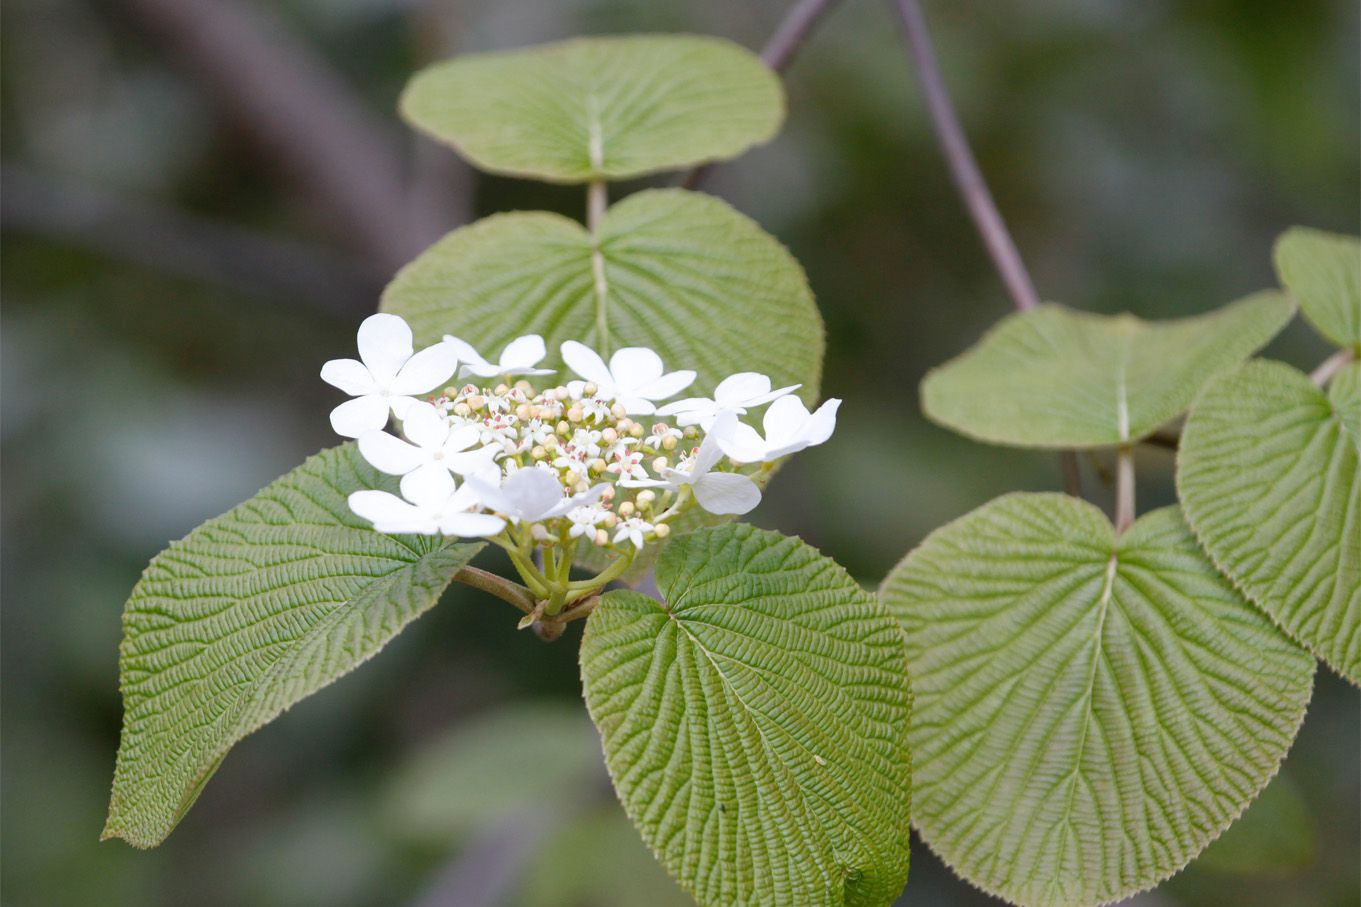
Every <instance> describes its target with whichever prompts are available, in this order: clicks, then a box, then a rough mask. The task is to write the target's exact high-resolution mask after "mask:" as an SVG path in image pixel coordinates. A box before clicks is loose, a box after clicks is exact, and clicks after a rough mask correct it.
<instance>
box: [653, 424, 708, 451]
mask: <svg viewBox="0 0 1361 907" xmlns="http://www.w3.org/2000/svg"><path fill="white" fill-rule="evenodd" d="M705 430H706V431H707V430H708V429H707V428H706V429H705ZM684 437H685V432H683V431H681V430H680V429H679V428H676V427H674V426H671V425H667V424H666V423H664V422H658V423H657V424H656V425H654V426H652V432H651V433H650V434H649V435H648V436H647V437H646V438H644V439H643V444H644V445H646V446H647V447H651V448H652V449H653V450H661V449H662V448H663V447H665V446H666V439H667V438H675V439H676V440H677V441H680V439H681V438H684Z"/></svg>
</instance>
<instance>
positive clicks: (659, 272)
mask: <svg viewBox="0 0 1361 907" xmlns="http://www.w3.org/2000/svg"><path fill="white" fill-rule="evenodd" d="M600 251H601V264H602V267H601V269H600V274H599V275H597V274H596V273H595V270H594V268H593V265H592V260H591V259H592V241H591V235H590V234H589V233H588V232H587V231H586V230H585V228H583V227H582V226H581V225H580V224H578V223H576V222H575V221H572V220H569V219H567V218H565V217H561V216H559V215H556V214H547V213H543V212H535V213H514V214H498V215H495V216H492V217H489V218H486V219H485V220H481V221H478V222H477V223H475V224H473V225H471V226H468V227H464V228H463V229H461V230H456V231H454V232H453V233H450V234H449V235H448V236H446V237H445V238H444V239H442V240H440V241H439V242H438V243H436V244H435V245H434V246H432V247H431V248H430V249H428V250H426V251H425V252H424V253H422V254H421V256H420V257H419V258H417V259H416V260H415V261H413V262H412V263H411V264H409V265H407V266H406V267H405V268H403V269H402V270H401V272H400V273H398V275H397V277H396V278H395V279H394V280H393V281H392V283H391V284H390V285H389V286H388V288H387V290H386V291H385V292H384V294H383V306H382V307H383V310H384V311H387V312H395V313H397V314H398V315H401V316H402V317H404V318H406V320H407V321H408V322H409V323H410V324H411V327H412V330H413V331H414V332H415V334H416V337H417V339H418V341H419V342H422V343H434V342H436V341H438V340H439V339H440V338H441V337H442V336H443V335H444V334H446V333H449V334H455V335H457V336H459V337H462V338H463V339H464V340H467V341H468V342H469V343H471V344H473V345H474V346H475V347H477V348H479V349H480V350H481V351H482V352H483V354H484V355H499V353H500V351H501V348H502V347H504V346H505V345H506V344H507V343H509V342H510V341H511V340H513V339H514V338H515V337H517V336H519V335H521V334H529V333H539V334H543V335H544V336H545V338H546V339H547V341H548V347H549V359H548V362H547V367H549V368H554V367H561V365H562V360H561V359H560V358H559V356H558V346H559V344H561V343H562V341H564V340H579V341H581V342H583V343H585V344H587V345H588V346H592V347H594V348H596V349H598V350H600V351H601V352H602V353H608V351H610V350H615V349H618V348H620V347H624V346H637V345H642V346H650V347H652V348H653V349H655V350H657V351H658V352H659V353H661V355H662V358H663V359H664V360H665V361H666V366H667V368H668V369H679V368H693V369H696V370H697V371H698V372H699V380H698V381H696V383H695V384H694V385H693V386H692V388H690V389H687V391H686V393H687V394H689V393H692V392H693V393H708V392H710V391H712V390H713V388H714V386H715V385H716V384H718V382H719V381H722V380H723V379H724V378H726V377H727V376H728V375H730V374H732V373H734V372H741V371H756V372H763V373H765V374H767V375H770V376H771V378H772V379H773V380H774V381H775V382H776V384H777V385H780V384H795V383H802V384H803V390H802V391H801V392H800V395H801V396H802V397H803V398H804V399H805V400H807V401H812V400H815V399H816V397H817V390H818V379H819V376H820V374H821V371H822V348H823V336H822V320H821V318H820V317H819V315H818V312H817V307H816V306H815V305H814V304H813V295H812V292H811V291H810V290H809V289H808V281H807V279H806V278H805V277H804V274H803V269H802V268H801V267H799V263H798V262H797V261H795V260H794V258H793V256H791V255H790V254H789V252H788V251H787V250H786V249H785V248H784V246H782V245H780V243H779V242H777V241H776V240H775V239H774V238H772V237H771V236H770V235H769V234H768V233H766V232H765V231H763V230H762V229H761V228H760V227H759V226H757V225H756V223H754V222H753V221H752V220H751V219H749V218H747V217H745V216H743V215H741V214H739V213H738V212H736V211H734V210H733V209H732V208H731V207H730V206H728V205H727V204H725V203H724V202H722V201H720V200H718V199H716V198H712V197H710V196H707V195H701V194H699V193H694V192H685V191H682V190H679V189H659V190H652V191H647V192H639V193H636V194H634V195H631V196H629V197H628V198H625V199H624V200H623V201H621V202H619V203H618V204H617V205H615V206H614V207H612V208H610V209H609V211H608V212H607V214H606V215H605V218H604V222H603V223H602V224H601V227H600ZM597 278H599V279H597Z"/></svg>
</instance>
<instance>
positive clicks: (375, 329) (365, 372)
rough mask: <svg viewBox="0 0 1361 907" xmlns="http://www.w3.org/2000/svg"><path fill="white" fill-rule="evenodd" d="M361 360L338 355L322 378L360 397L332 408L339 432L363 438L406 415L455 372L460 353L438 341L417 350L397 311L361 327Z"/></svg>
mask: <svg viewBox="0 0 1361 907" xmlns="http://www.w3.org/2000/svg"><path fill="white" fill-rule="evenodd" d="M358 346H359V359H357V360H356V359H332V360H331V361H329V362H327V363H326V364H325V365H323V366H322V367H321V380H323V381H325V382H326V383H327V384H330V385H332V386H334V387H338V388H340V389H341V390H343V391H344V392H345V393H347V394H349V395H350V396H351V397H354V398H355V399H353V400H348V401H346V402H344V403H342V404H340V405H339V406H337V407H336V408H335V409H333V410H331V427H332V428H334V429H335V431H336V434H339V435H343V436H345V437H347V438H357V437H359V436H360V435H362V434H364V432H367V431H378V430H379V429H382V428H383V427H384V426H385V425H387V421H388V412H389V411H391V412H392V413H393V414H395V415H396V416H397V418H398V419H401V418H403V417H404V416H405V414H406V410H407V407H409V406H410V405H411V404H413V403H415V402H417V401H416V395H419V394H428V393H430V392H431V391H433V390H434V389H435V388H437V387H439V386H440V385H441V384H443V383H444V382H446V381H448V380H449V378H450V377H451V376H452V375H453V374H454V370H455V369H456V368H458V354H457V352H456V351H455V350H454V349H453V348H452V347H449V346H446V345H445V344H442V343H437V344H435V345H434V346H432V347H429V348H428V349H424V350H421V351H420V352H419V353H415V354H414V355H413V353H412V349H413V348H412V345H411V328H410V327H408V326H407V323H406V322H405V321H403V320H402V319H401V318H399V317H397V316H396V315H388V314H383V313H380V314H377V315H370V316H369V317H368V318H365V319H364V322H363V323H362V324H360V325H359V337H358Z"/></svg>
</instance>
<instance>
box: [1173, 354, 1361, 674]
mask: <svg viewBox="0 0 1361 907" xmlns="http://www.w3.org/2000/svg"><path fill="white" fill-rule="evenodd" d="M1359 450H1361V364H1358V363H1352V364H1351V365H1349V366H1347V367H1345V368H1343V369H1342V371H1340V372H1338V373H1337V375H1335V376H1334V377H1333V383H1332V387H1331V389H1330V392H1329V393H1328V394H1325V393H1324V392H1323V391H1321V390H1319V389H1318V388H1316V387H1314V385H1313V384H1311V383H1310V381H1309V379H1308V378H1307V377H1306V376H1305V375H1303V374H1302V373H1300V372H1298V371H1296V370H1295V369H1293V368H1291V367H1290V366H1288V365H1283V364H1281V363H1279V362H1267V361H1258V362H1250V363H1248V364H1247V365H1244V366H1243V367H1242V368H1240V369H1238V370H1237V371H1234V372H1230V373H1229V374H1226V375H1223V376H1221V377H1219V378H1217V379H1216V380H1215V381H1212V382H1211V383H1210V384H1209V385H1207V386H1206V388H1205V391H1204V393H1203V394H1202V395H1201V396H1200V398H1199V399H1198V400H1197V401H1196V405H1195V406H1194V407H1193V408H1192V409H1191V415H1190V416H1189V417H1188V418H1187V420H1186V428H1185V429H1184V431H1183V432H1182V437H1181V448H1180V450H1179V451H1178V454H1177V488H1178V491H1179V492H1180V497H1181V500H1182V506H1183V507H1184V508H1185V509H1186V518H1187V521H1188V522H1190V524H1191V527H1192V528H1193V529H1194V530H1195V533H1196V537H1197V538H1199V539H1200V543H1201V544H1202V545H1204V546H1205V550H1206V552H1207V553H1208V554H1209V555H1210V558H1211V559H1212V560H1213V561H1214V562H1215V564H1217V565H1218V566H1219V569H1220V570H1222V571H1224V573H1225V575H1226V576H1228V577H1229V578H1230V579H1231V580H1233V582H1234V584H1235V585H1237V586H1238V587H1239V588H1240V589H1242V590H1243V592H1244V593H1245V594H1246V595H1247V596H1248V597H1249V598H1250V599H1252V600H1253V601H1254V602H1256V603H1257V604H1258V605H1260V606H1261V607H1262V609H1263V610H1265V611H1266V612H1267V614H1269V615H1271V617H1272V618H1274V619H1275V620H1276V622H1277V623H1279V624H1280V625H1281V626H1282V627H1283V628H1284V629H1285V631H1286V632H1287V633H1289V634H1290V635H1291V636H1293V637H1294V638H1295V639H1297V640H1299V641H1300V642H1301V643H1303V644H1304V645H1306V646H1308V647H1309V649H1310V650H1311V651H1312V652H1314V653H1315V654H1316V655H1318V656H1319V657H1320V658H1322V659H1323V660H1324V661H1326V662H1327V663H1328V664H1329V665H1331V666H1332V667H1333V669H1334V670H1336V671H1337V672H1338V673H1340V674H1342V675H1343V676H1344V677H1346V678H1347V679H1348V680H1350V681H1351V682H1352V683H1357V684H1361V465H1359V463H1361V455H1359V454H1358V451H1359Z"/></svg>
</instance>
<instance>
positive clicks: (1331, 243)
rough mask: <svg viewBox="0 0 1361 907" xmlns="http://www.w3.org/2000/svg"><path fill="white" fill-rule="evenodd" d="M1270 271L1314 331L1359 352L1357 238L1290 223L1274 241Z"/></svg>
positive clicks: (1360, 261)
mask: <svg viewBox="0 0 1361 907" xmlns="http://www.w3.org/2000/svg"><path fill="white" fill-rule="evenodd" d="M1276 273H1277V275H1278V276H1279V277H1280V278H1281V283H1282V284H1284V285H1285V288H1286V289H1287V290H1289V291H1290V295H1292V296H1294V297H1295V301H1296V302H1298V303H1299V304H1300V311H1301V312H1303V313H1304V317H1305V319H1306V320H1307V321H1308V322H1309V323H1310V324H1312V325H1313V326H1314V328H1315V330H1317V331H1318V332H1319V333H1320V334H1322V335H1323V336H1324V337H1327V338H1328V339H1329V340H1331V341H1332V342H1333V343H1336V344H1337V345H1338V346H1343V347H1351V348H1352V349H1355V350H1357V351H1361V240H1358V239H1357V238H1356V237H1355V236H1339V235H1338V234H1336V233H1324V232H1323V231H1322V230H1310V229H1308V228H1306V227H1294V228H1292V229H1290V230H1287V231H1286V232H1285V233H1284V234H1283V235H1282V236H1281V238H1280V239H1279V240H1277V242H1276Z"/></svg>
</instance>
